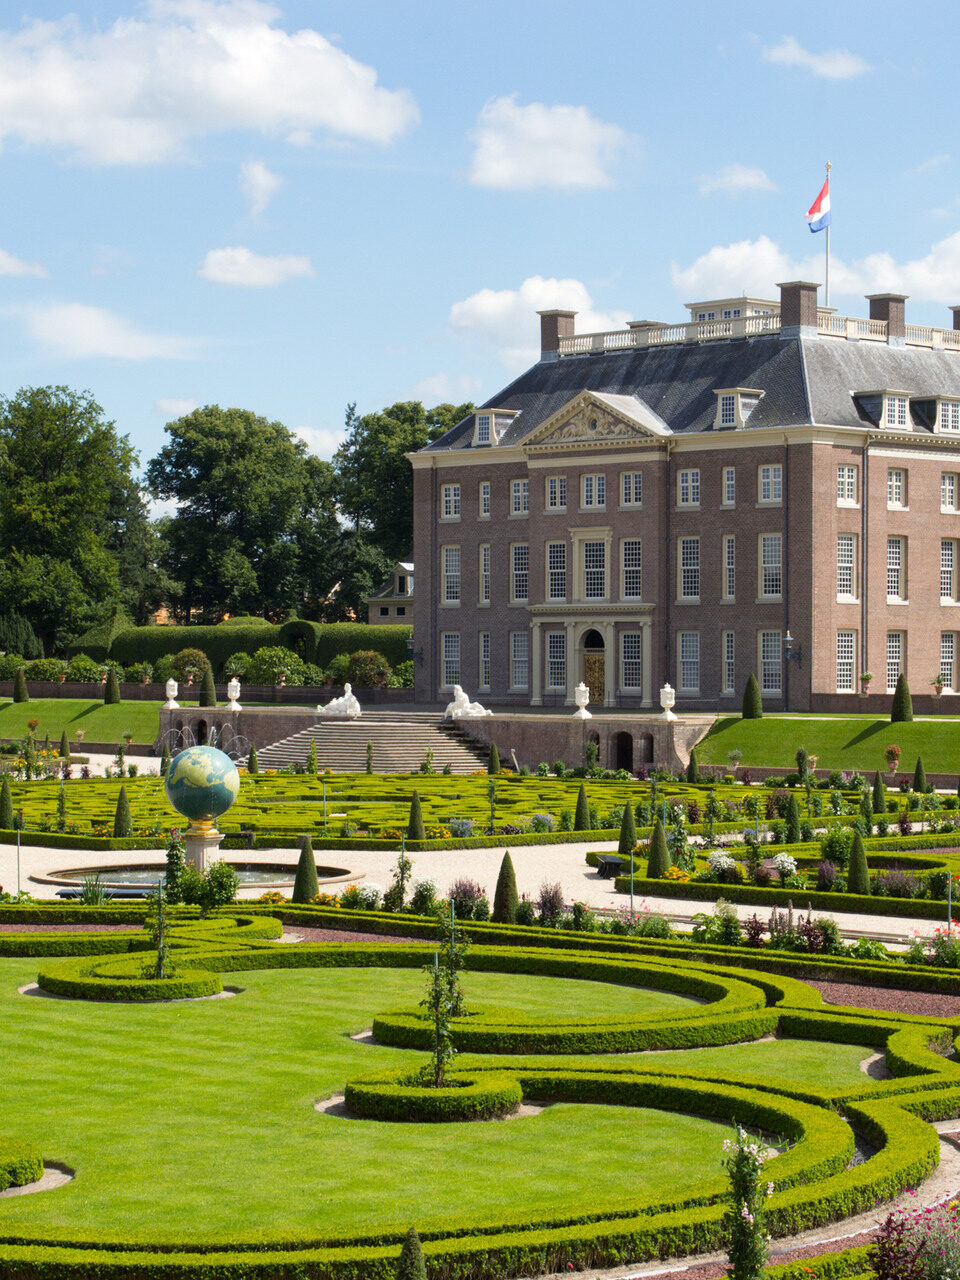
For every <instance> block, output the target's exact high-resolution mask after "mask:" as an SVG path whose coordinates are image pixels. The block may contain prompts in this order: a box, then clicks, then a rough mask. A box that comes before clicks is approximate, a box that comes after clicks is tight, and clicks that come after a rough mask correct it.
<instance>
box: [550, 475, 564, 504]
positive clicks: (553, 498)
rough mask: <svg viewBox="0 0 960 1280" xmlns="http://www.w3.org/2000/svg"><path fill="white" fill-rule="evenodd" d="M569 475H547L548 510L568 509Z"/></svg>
mask: <svg viewBox="0 0 960 1280" xmlns="http://www.w3.org/2000/svg"><path fill="white" fill-rule="evenodd" d="M566 509H567V477H566V476H547V510H548V511H566Z"/></svg>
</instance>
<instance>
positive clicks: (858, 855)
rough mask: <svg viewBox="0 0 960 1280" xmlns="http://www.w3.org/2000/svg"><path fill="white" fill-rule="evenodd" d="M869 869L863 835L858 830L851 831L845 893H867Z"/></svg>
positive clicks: (868, 888)
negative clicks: (851, 842)
mask: <svg viewBox="0 0 960 1280" xmlns="http://www.w3.org/2000/svg"><path fill="white" fill-rule="evenodd" d="M869 892H870V871H869V868H868V867H867V855H866V853H865V851H864V848H863V837H862V836H861V835H860V832H859V831H855V832H854V833H853V845H852V847H851V849H850V863H849V865H848V867H847V893H869Z"/></svg>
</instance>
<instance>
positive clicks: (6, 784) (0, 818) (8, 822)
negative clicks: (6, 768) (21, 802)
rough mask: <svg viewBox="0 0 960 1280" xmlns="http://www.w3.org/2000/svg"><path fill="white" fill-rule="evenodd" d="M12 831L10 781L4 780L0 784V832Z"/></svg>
mask: <svg viewBox="0 0 960 1280" xmlns="http://www.w3.org/2000/svg"><path fill="white" fill-rule="evenodd" d="M12 830H13V797H12V796H11V794H10V779H9V778H4V780H3V783H2V784H0V831H12Z"/></svg>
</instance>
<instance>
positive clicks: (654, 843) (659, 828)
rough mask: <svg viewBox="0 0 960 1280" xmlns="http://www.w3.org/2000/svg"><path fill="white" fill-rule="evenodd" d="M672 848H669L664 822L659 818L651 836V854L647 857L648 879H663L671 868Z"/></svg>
mask: <svg viewBox="0 0 960 1280" xmlns="http://www.w3.org/2000/svg"><path fill="white" fill-rule="evenodd" d="M670 866H671V863H670V850H669V849H668V848H667V837H666V834H665V832H664V830H663V823H662V822H661V821H660V819H659V818H658V819H657V820H656V822H655V823H654V826H653V835H652V836H651V837H650V854H649V856H648V858H647V879H648V880H662V879H663V877H664V876H665V875H666V874H667V872H668V871H669V870H670Z"/></svg>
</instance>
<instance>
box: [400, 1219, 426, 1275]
mask: <svg viewBox="0 0 960 1280" xmlns="http://www.w3.org/2000/svg"><path fill="white" fill-rule="evenodd" d="M396 1280H427V1264H426V1263H425V1262H424V1260H423V1250H422V1249H421V1248H420V1237H419V1236H418V1235H417V1233H416V1231H414V1229H413V1227H411V1228H410V1230H409V1231H408V1232H407V1235H406V1238H405V1240H404V1242H403V1248H402V1249H401V1250H400V1261H399V1262H398V1263H397V1277H396Z"/></svg>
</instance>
